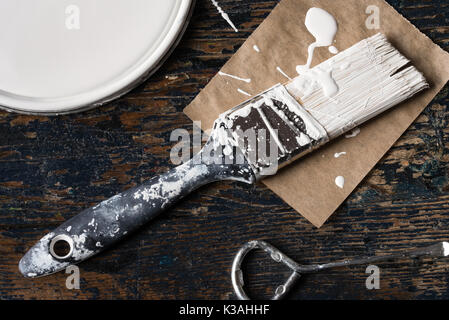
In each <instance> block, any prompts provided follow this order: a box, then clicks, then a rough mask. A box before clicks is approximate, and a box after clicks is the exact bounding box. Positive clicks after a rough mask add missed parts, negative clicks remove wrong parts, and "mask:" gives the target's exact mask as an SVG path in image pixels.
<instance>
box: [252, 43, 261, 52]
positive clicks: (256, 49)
mask: <svg viewBox="0 0 449 320" xmlns="http://www.w3.org/2000/svg"><path fill="white" fill-rule="evenodd" d="M253 49H254V51H256V52H260V48H259V47H258V46H257V45H256V44H255V45H254V46H253Z"/></svg>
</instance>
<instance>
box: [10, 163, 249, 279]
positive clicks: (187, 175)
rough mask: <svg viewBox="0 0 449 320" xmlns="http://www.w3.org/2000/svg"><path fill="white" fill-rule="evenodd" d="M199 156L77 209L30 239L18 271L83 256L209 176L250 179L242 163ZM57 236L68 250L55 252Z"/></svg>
mask: <svg viewBox="0 0 449 320" xmlns="http://www.w3.org/2000/svg"><path fill="white" fill-rule="evenodd" d="M202 160H204V159H202V158H201V155H197V156H196V157H194V158H193V159H192V160H190V161H189V162H187V163H185V164H183V165H181V166H178V167H176V168H174V169H172V170H171V171H169V172H167V173H164V174H162V175H160V176H157V177H154V178H151V179H149V180H148V181H147V182H145V183H144V184H142V185H140V186H138V187H135V188H132V189H129V190H127V191H125V192H123V193H121V194H118V195H116V196H114V197H112V198H110V199H108V200H105V201H103V202H101V203H100V204H98V205H96V206H94V207H92V208H89V209H86V210H84V211H82V212H81V213H80V214H78V215H76V216H75V217H73V218H71V219H70V220H68V221H66V222H65V223H64V224H62V225H60V226H59V227H57V228H56V229H55V230H53V231H52V232H50V233H49V234H47V235H46V236H45V237H43V238H42V239H41V240H40V241H39V242H38V243H37V244H36V245H34V246H33V247H32V248H31V249H30V250H29V251H28V252H27V253H26V254H25V256H24V257H23V258H22V260H21V261H20V263H19V269H20V271H21V272H22V274H24V275H25V276H26V277H31V278H34V277H39V276H43V275H48V274H51V273H54V272H57V271H59V270H62V269H64V268H65V267H67V266H68V265H71V264H75V263H79V262H81V261H83V260H86V259H87V258H89V257H91V256H93V255H95V254H98V253H99V252H101V251H103V250H105V249H106V248H107V247H109V246H111V245H112V244H114V243H116V242H117V241H119V240H121V239H122V238H124V237H125V236H126V235H128V234H130V233H131V232H133V231H135V230H137V229H138V228H140V227H141V226H143V225H144V224H145V223H148V222H149V221H150V220H152V219H154V218H155V217H156V216H158V215H159V214H160V213H162V212H163V211H165V210H166V209H167V208H168V207H170V206H172V205H174V204H175V203H176V202H177V201H179V200H180V199H182V198H183V197H185V196H187V195H188V194H189V193H191V192H192V191H194V190H195V189H197V188H199V187H201V186H203V185H205V184H208V183H210V182H214V181H219V180H227V179H230V180H238V181H243V182H247V183H253V182H254V181H255V178H254V175H253V172H252V170H251V169H250V167H249V166H248V165H247V164H242V165H235V164H231V165H224V164H215V163H213V162H203V161H202ZM59 241H61V242H65V246H66V247H68V248H69V249H67V248H66V249H67V250H66V251H68V252H64V253H58V252H57V250H56V247H57V245H56V243H57V242H59ZM43 261H44V262H43Z"/></svg>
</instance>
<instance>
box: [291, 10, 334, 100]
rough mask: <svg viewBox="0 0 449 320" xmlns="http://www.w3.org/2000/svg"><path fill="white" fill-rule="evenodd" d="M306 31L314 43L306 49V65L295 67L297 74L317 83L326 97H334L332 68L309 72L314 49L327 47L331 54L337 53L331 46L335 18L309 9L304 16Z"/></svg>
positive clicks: (325, 12)
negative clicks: (312, 37)
mask: <svg viewBox="0 0 449 320" xmlns="http://www.w3.org/2000/svg"><path fill="white" fill-rule="evenodd" d="M305 24H306V27H307V30H308V31H309V32H310V33H311V34H312V35H313V36H314V37H315V42H314V43H312V44H311V45H310V46H309V48H308V57H307V63H306V64H305V65H299V66H297V67H296V71H297V72H298V74H300V75H303V76H305V77H308V78H310V79H311V81H312V82H313V83H317V84H319V85H320V87H321V88H322V89H323V92H324V94H325V96H326V97H332V96H335V95H336V94H337V93H338V86H337V83H336V82H335V80H334V79H333V78H332V67H331V66H330V68H329V69H326V70H323V69H319V68H318V69H317V68H315V70H313V71H312V70H311V69H310V67H311V65H312V61H313V53H314V52H315V48H318V47H328V46H331V47H330V48H329V50H330V51H331V52H332V53H338V49H337V48H335V47H334V46H332V44H333V42H334V38H335V35H336V34H337V30H338V26H337V21H336V20H335V18H334V17H333V16H332V15H331V14H330V13H329V12H327V11H325V10H323V9H320V8H311V9H310V10H309V11H308V12H307V15H306V22H305Z"/></svg>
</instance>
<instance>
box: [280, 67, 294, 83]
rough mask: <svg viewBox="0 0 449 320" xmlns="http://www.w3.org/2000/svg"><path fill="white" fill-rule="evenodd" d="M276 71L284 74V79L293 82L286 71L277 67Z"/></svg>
mask: <svg viewBox="0 0 449 320" xmlns="http://www.w3.org/2000/svg"><path fill="white" fill-rule="evenodd" d="M276 70H277V71H279V72H280V74H282V75H283V76H284V77H286V78H287V79H288V80H290V81H291V80H293V79H292V78H290V77H289V76H288V75H287V74H286V73H285V72H284V70H282V69H281V67H276Z"/></svg>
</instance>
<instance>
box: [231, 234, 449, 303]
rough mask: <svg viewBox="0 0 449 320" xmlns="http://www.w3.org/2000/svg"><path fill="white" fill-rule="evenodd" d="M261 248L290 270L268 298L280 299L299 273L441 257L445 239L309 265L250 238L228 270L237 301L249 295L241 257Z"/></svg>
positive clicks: (448, 252)
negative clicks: (424, 245)
mask: <svg viewBox="0 0 449 320" xmlns="http://www.w3.org/2000/svg"><path fill="white" fill-rule="evenodd" d="M258 249H259V250H264V251H265V252H266V253H268V254H269V255H270V257H271V258H272V259H273V260H274V261H276V262H278V263H282V264H284V265H286V266H287V267H288V268H289V269H291V270H292V271H293V272H292V274H291V275H290V277H289V278H288V279H287V281H286V282H285V283H284V284H283V285H280V286H278V287H277V288H276V290H275V294H274V296H273V298H272V300H280V299H282V298H284V297H285V296H286V295H287V294H288V293H289V292H290V290H291V289H292V288H293V286H294V285H295V284H296V282H297V281H298V280H299V279H300V278H301V276H302V275H305V274H311V273H317V272H321V271H324V270H328V269H334V268H341V267H347V266H356V265H369V264H373V263H380V262H385V261H390V260H398V259H405V258H418V257H423V256H429V257H434V258H442V257H447V256H449V243H448V242H439V243H437V244H434V245H431V246H428V247H425V248H419V249H413V250H408V251H403V252H398V253H393V254H388V255H379V256H372V257H366V258H357V259H353V260H344V261H340V262H330V263H325V264H310V265H300V264H299V263H297V262H296V261H294V260H293V259H291V258H289V257H288V256H287V255H285V254H284V253H283V252H281V251H280V250H279V249H277V248H275V247H274V246H272V245H271V244H269V243H267V242H265V241H250V242H248V243H246V244H245V245H244V246H243V247H242V248H240V250H239V251H238V252H237V254H236V256H235V258H234V262H233V263H232V271H231V279H232V286H233V287H234V291H235V293H236V295H237V297H238V298H239V299H240V300H250V297H249V296H248V295H247V293H246V292H245V290H244V288H243V287H244V279H243V278H244V276H243V271H242V264H243V261H244V259H245V257H246V256H247V255H248V254H249V253H250V252H251V251H253V250H258Z"/></svg>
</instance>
